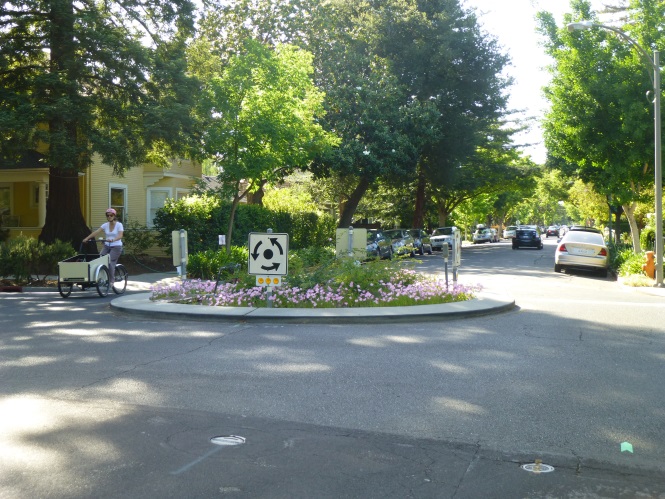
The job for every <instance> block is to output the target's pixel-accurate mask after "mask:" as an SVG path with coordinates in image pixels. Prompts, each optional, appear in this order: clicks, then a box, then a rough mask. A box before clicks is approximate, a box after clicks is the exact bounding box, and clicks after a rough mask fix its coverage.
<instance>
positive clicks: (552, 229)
mask: <svg viewBox="0 0 665 499" xmlns="http://www.w3.org/2000/svg"><path fill="white" fill-rule="evenodd" d="M550 236H554V237H559V227H557V226H556V225H550V226H549V227H548V228H547V231H545V237H550Z"/></svg>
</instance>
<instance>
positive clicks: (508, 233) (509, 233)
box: [503, 225, 517, 239]
mask: <svg viewBox="0 0 665 499" xmlns="http://www.w3.org/2000/svg"><path fill="white" fill-rule="evenodd" d="M516 235H517V225H509V226H508V227H506V228H505V229H503V238H504V239H512V238H513V237H515V236H516Z"/></svg>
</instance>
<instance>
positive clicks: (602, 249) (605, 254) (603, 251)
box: [598, 248, 607, 256]
mask: <svg viewBox="0 0 665 499" xmlns="http://www.w3.org/2000/svg"><path fill="white" fill-rule="evenodd" d="M598 254H599V255H600V256H607V250H606V249H605V248H600V251H599V252H598Z"/></svg>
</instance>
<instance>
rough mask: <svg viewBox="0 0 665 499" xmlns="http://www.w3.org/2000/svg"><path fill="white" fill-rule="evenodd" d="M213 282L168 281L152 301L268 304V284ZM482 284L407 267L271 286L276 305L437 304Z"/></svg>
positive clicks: (468, 296) (469, 296)
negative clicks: (362, 278) (363, 276)
mask: <svg viewBox="0 0 665 499" xmlns="http://www.w3.org/2000/svg"><path fill="white" fill-rule="evenodd" d="M214 290H215V282H214V281H204V280H198V279H197V280H189V281H184V282H178V283H175V284H171V285H168V286H155V287H153V289H152V295H151V297H150V299H151V300H167V301H170V302H173V303H190V304H199V305H207V306H218V307H265V306H266V304H267V293H266V291H267V290H266V288H264V287H247V286H243V285H241V284H231V283H227V284H220V285H219V286H218V287H217V291H216V292H214ZM479 290H480V286H463V285H454V286H446V284H445V282H443V281H441V280H439V279H435V278H431V277H426V276H423V275H421V274H417V273H416V272H414V271H411V270H405V269H402V270H400V271H398V272H396V273H395V275H394V276H391V277H390V278H387V279H381V280H378V281H377V282H376V283H371V282H370V283H367V282H364V284H363V285H362V286H361V285H360V284H358V283H355V282H353V281H349V282H337V281H335V280H329V281H328V282H326V283H322V284H315V285H313V286H311V287H307V288H303V287H298V286H289V285H288V284H285V285H284V286H278V287H274V288H272V296H271V300H272V306H273V307H275V308H348V307H382V306H409V305H433V304H440V303H450V302H458V301H465V300H470V299H472V298H473V297H474V292H477V291H479Z"/></svg>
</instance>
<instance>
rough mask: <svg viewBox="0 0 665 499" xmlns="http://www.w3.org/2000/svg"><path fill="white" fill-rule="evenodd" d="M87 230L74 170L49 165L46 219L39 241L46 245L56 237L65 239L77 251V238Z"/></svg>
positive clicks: (79, 243) (88, 230)
mask: <svg viewBox="0 0 665 499" xmlns="http://www.w3.org/2000/svg"><path fill="white" fill-rule="evenodd" d="M90 232H91V229H90V228H89V227H87V226H86V223H85V219H84V218H83V213H81V194H80V192H79V179H78V173H76V171H72V170H70V169H67V170H59V169H56V168H55V167H51V168H50V172H49V197H48V200H47V201H46V219H45V221H44V228H43V229H42V232H41V234H40V235H39V240H40V241H43V242H44V243H46V244H50V243H53V242H55V240H56V239H59V240H61V241H66V242H69V243H70V244H71V245H72V247H73V248H74V250H75V251H78V250H79V247H80V245H81V241H82V240H83V238H84V237H86V236H87V235H88V234H90Z"/></svg>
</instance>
